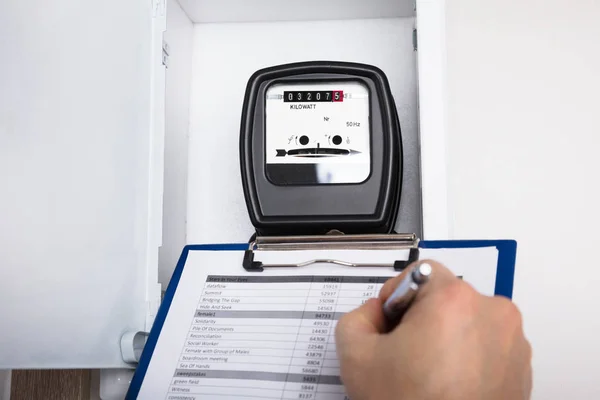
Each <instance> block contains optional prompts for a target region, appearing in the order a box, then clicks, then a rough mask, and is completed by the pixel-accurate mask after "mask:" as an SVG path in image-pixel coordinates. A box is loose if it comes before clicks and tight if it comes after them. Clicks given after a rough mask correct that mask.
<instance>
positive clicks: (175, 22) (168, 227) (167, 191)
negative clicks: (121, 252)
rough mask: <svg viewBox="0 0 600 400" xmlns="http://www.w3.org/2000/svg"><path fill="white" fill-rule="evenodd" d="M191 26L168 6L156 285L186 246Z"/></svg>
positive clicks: (175, 7)
mask: <svg viewBox="0 0 600 400" xmlns="http://www.w3.org/2000/svg"><path fill="white" fill-rule="evenodd" d="M192 34H193V24H192V22H191V21H190V20H189V19H188V17H187V15H186V14H185V12H184V11H183V10H182V9H181V7H180V6H179V3H177V1H176V0H169V1H168V3H167V31H166V32H165V35H164V38H165V41H166V42H167V43H168V44H169V67H168V68H167V82H166V94H165V96H166V98H165V109H166V110H165V114H166V115H165V119H166V126H165V177H164V200H163V215H164V221H163V241H162V247H161V248H160V253H159V270H158V271H159V275H158V279H159V282H160V283H161V284H162V285H163V289H165V288H166V285H167V284H168V283H169V279H170V278H171V274H172V273H173V269H175V265H176V264H177V259H178V258H179V255H180V254H181V250H182V248H183V246H185V244H186V217H185V211H186V207H187V205H186V204H187V162H188V129H189V110H190V80H191V72H192V50H193V48H192Z"/></svg>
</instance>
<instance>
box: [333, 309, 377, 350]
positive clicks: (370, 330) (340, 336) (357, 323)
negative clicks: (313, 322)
mask: <svg viewBox="0 0 600 400" xmlns="http://www.w3.org/2000/svg"><path fill="white" fill-rule="evenodd" d="M384 329H385V316H384V315H383V305H382V303H381V300H380V299H378V298H374V299H369V300H368V301H367V302H366V303H365V304H363V305H362V306H360V307H358V308H357V309H355V310H353V311H351V312H349V313H346V314H344V315H343V316H342V318H340V320H339V321H338V324H337V326H336V330H335V334H336V341H337V342H338V343H339V344H341V345H344V344H347V343H349V342H353V341H354V340H358V341H360V340H362V339H364V338H365V337H368V336H370V335H377V334H380V333H382V332H383V331H384Z"/></svg>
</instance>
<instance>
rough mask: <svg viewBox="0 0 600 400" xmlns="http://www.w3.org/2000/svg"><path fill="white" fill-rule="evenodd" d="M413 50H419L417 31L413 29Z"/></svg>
mask: <svg viewBox="0 0 600 400" xmlns="http://www.w3.org/2000/svg"><path fill="white" fill-rule="evenodd" d="M412 40H413V50H414V51H417V49H418V48H419V46H418V43H417V29H413V38H412Z"/></svg>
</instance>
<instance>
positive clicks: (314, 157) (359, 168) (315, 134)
mask: <svg viewBox="0 0 600 400" xmlns="http://www.w3.org/2000/svg"><path fill="white" fill-rule="evenodd" d="M265 113H266V126H265V135H266V138H265V151H266V155H265V156H266V164H267V165H266V167H267V175H268V177H269V179H270V180H271V181H272V182H273V183H276V184H283V185H285V184H332V183H333V184H335V183H361V182H364V181H365V180H366V179H367V178H368V177H369V175H370V173H371V150H370V142H371V137H370V123H369V90H368V88H367V87H366V85H363V84H362V83H360V82H356V81H336V82H331V83H302V84H298V83H293V84H283V83H282V84H273V85H272V86H270V87H269V88H268V90H267V93H266V106H265Z"/></svg>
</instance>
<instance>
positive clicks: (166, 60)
mask: <svg viewBox="0 0 600 400" xmlns="http://www.w3.org/2000/svg"><path fill="white" fill-rule="evenodd" d="M169 51H170V49H169V44H168V43H167V42H165V40H164V39H163V43H162V64H163V65H164V66H165V68H169Z"/></svg>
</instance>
